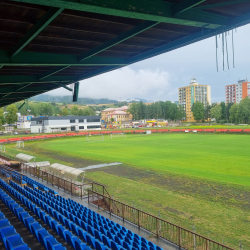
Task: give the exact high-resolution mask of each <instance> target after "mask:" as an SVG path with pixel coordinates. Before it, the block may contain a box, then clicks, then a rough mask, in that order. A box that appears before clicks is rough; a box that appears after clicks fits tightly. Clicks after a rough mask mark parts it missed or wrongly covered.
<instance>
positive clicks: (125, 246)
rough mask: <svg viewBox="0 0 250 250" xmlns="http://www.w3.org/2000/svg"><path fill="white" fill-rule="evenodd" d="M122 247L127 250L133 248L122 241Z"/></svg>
mask: <svg viewBox="0 0 250 250" xmlns="http://www.w3.org/2000/svg"><path fill="white" fill-rule="evenodd" d="M122 246H123V247H124V248H125V249H127V250H132V248H133V246H132V245H130V244H128V243H127V242H126V241H123V244H122Z"/></svg>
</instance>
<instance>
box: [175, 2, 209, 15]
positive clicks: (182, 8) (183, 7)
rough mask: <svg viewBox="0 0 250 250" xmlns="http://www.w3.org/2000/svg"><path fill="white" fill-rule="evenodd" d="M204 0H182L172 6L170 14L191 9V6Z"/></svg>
mask: <svg viewBox="0 0 250 250" xmlns="http://www.w3.org/2000/svg"><path fill="white" fill-rule="evenodd" d="M205 1H206V0H184V1H182V2H180V3H178V4H175V5H174V6H173V7H172V14H173V15H175V14H178V13H182V12H184V11H187V10H189V9H192V8H193V7H195V6H196V5H198V4H201V3H203V2H205Z"/></svg>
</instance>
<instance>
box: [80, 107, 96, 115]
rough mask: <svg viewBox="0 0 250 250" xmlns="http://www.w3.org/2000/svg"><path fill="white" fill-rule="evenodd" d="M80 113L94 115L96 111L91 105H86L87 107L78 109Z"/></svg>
mask: <svg viewBox="0 0 250 250" xmlns="http://www.w3.org/2000/svg"><path fill="white" fill-rule="evenodd" d="M78 115H79V116H93V115H95V111H94V110H93V109H92V108H90V107H86V108H85V109H80V110H79V111H78Z"/></svg>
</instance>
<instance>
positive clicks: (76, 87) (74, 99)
mask: <svg viewBox="0 0 250 250" xmlns="http://www.w3.org/2000/svg"><path fill="white" fill-rule="evenodd" d="M79 85H80V84H79V82H76V83H75V87H74V94H73V102H77V101H78V94H79Z"/></svg>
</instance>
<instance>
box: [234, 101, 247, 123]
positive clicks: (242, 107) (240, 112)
mask: <svg viewBox="0 0 250 250" xmlns="http://www.w3.org/2000/svg"><path fill="white" fill-rule="evenodd" d="M236 120H237V121H239V122H243V123H248V122H249V121H250V99H249V98H248V97H246V98H245V99H243V100H241V101H240V103H239V105H238V109H237V112H236Z"/></svg>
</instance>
